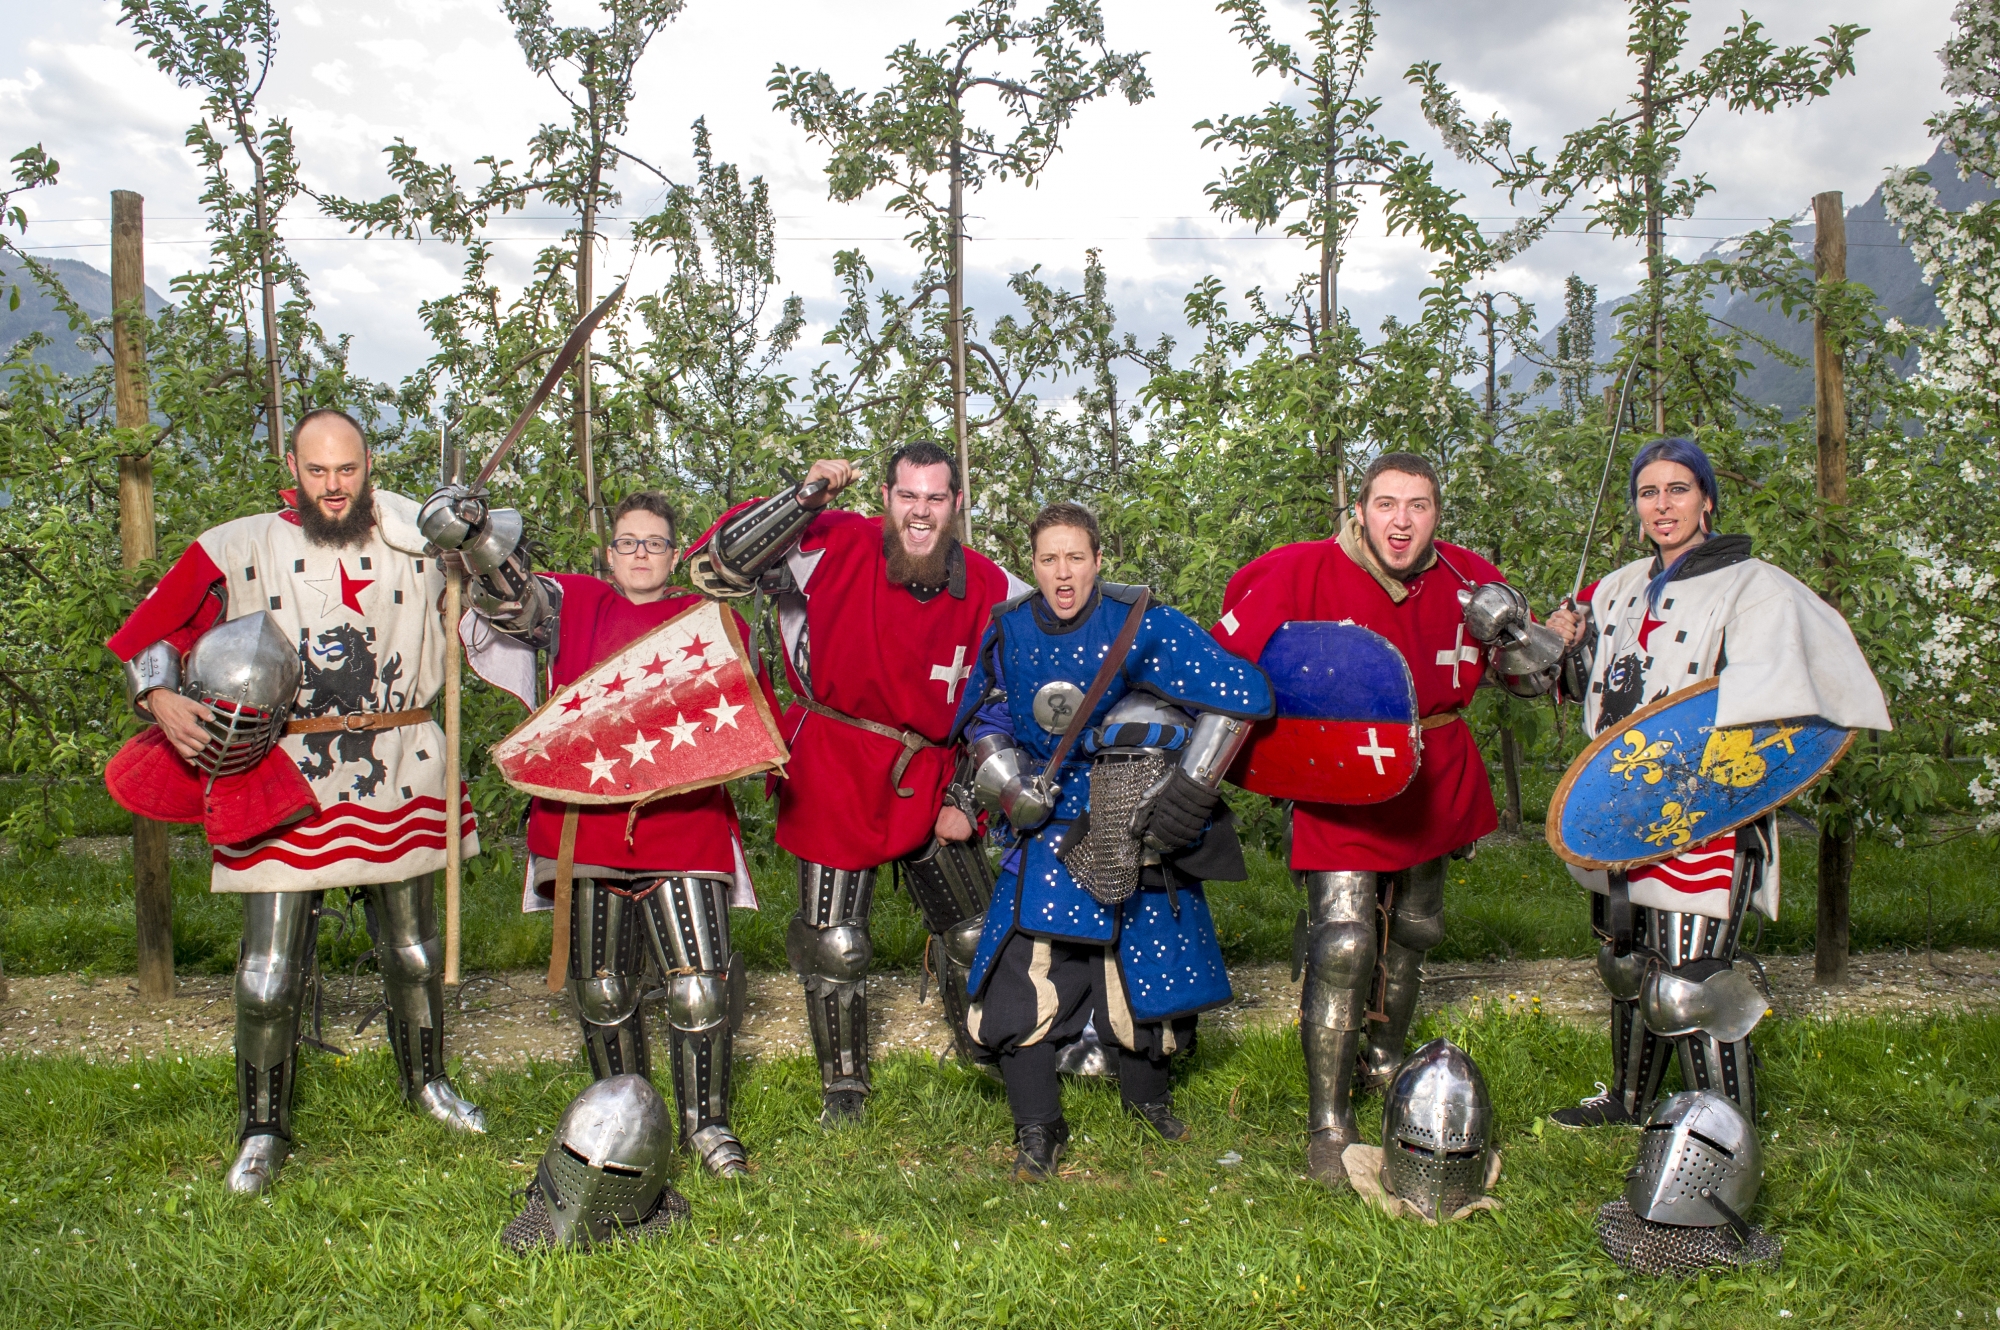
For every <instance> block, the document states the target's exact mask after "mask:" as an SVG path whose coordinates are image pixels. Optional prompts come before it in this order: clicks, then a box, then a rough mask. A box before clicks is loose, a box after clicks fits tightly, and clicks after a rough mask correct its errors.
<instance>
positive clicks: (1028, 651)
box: [958, 583, 1272, 1021]
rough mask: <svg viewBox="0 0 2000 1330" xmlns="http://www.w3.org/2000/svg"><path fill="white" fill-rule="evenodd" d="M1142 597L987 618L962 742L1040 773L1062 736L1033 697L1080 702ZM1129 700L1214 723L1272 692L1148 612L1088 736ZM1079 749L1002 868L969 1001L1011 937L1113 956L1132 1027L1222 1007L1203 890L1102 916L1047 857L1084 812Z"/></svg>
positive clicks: (1156, 609)
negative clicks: (1112, 951) (999, 737)
mask: <svg viewBox="0 0 2000 1330" xmlns="http://www.w3.org/2000/svg"><path fill="white" fill-rule="evenodd" d="M1137 590H1138V588H1136V587H1123V586H1117V585H1113V584H1110V583H1105V584H1101V586H1100V591H1101V594H1100V595H1098V596H1097V597H1096V598H1095V603H1094V604H1092V605H1090V606H1087V607H1086V608H1085V610H1084V612H1083V613H1082V614H1081V615H1079V616H1078V617H1077V618H1076V619H1073V620H1071V621H1070V622H1068V623H1065V624H1056V623H1054V621H1053V618H1052V617H1046V618H1045V617H1044V615H1045V613H1046V612H1044V614H1039V615H1038V614H1037V612H1036V603H1037V602H1038V601H1039V600H1040V599H1041V597H1040V595H1039V593H1034V594H1030V595H1028V596H1026V597H1023V598H1021V599H1019V600H1016V601H1013V602H1010V603H1009V604H1007V605H1003V606H1001V607H1000V608H999V609H998V610H996V611H995V613H994V616H993V623H992V625H991V626H990V627H989V628H988V629H987V631H986V637H985V640H984V642H982V644H981V646H980V651H979V656H978V660H977V663H976V665H975V667H974V672H973V675H972V677H971V679H970V680H968V682H967V687H966V691H965V701H964V703H963V705H962V706H961V708H960V712H959V722H958V724H959V730H960V732H962V733H963V735H964V737H965V739H966V740H967V741H968V742H971V741H974V740H977V739H978V738H979V737H981V736H982V735H983V734H986V733H990V732H993V731H995V730H1005V731H1006V732H1008V733H1010V734H1011V735H1012V736H1013V738H1014V741H1015V742H1016V743H1018V744H1019V745H1020V746H1021V748H1022V749H1023V750H1024V752H1025V754H1026V755H1027V756H1028V757H1030V758H1031V759H1033V761H1034V762H1035V763H1036V764H1041V763H1046V762H1047V761H1048V759H1049V758H1050V757H1051V756H1052V755H1053V754H1054V752H1055V748H1056V745H1057V744H1058V743H1059V742H1061V738H1062V735H1061V733H1060V731H1050V730H1046V729H1043V728H1042V726H1041V725H1040V724H1038V723H1037V722H1036V720H1035V717H1034V708H1033V705H1032V703H1033V699H1034V696H1035V694H1036V693H1037V692H1038V691H1039V690H1040V689H1041V688H1042V687H1043V686H1044V685H1046V684H1049V683H1052V682H1055V681H1058V680H1066V681H1068V682H1070V683H1072V684H1074V685H1075V686H1076V687H1077V688H1078V689H1079V690H1080V691H1088V690H1089V687H1090V683H1091V680H1092V679H1094V678H1095V677H1096V675H1097V670H1098V667H1099V665H1100V664H1101V663H1102V662H1103V660H1104V657H1105V655H1106V654H1107V653H1108V652H1109V651H1110V649H1111V644H1112V642H1113V641H1114V640H1115V639H1116V638H1117V636H1118V633H1119V630H1120V629H1122V628H1123V627H1124V626H1125V619H1126V616H1127V615H1129V614H1130V613H1131V611H1132V604H1131V602H1132V600H1133V599H1134V598H1135V597H1136V594H1137ZM1133 691H1141V692H1146V693H1150V694H1152V695H1154V696H1156V697H1159V698H1161V699H1162V700H1164V701H1166V702H1169V703H1172V704H1173V705H1175V706H1178V707H1181V708H1183V709H1185V710H1188V711H1191V712H1195V713H1197V714H1199V713H1201V712H1205V711H1219V712H1222V713H1223V714H1225V715H1230V716H1239V717H1244V718H1261V717H1263V716H1267V715H1269V714H1270V713H1271V709H1272V699H1271V686H1270V682H1269V680H1267V679H1266V678H1265V677H1264V674H1263V671H1261V670H1259V669H1258V668H1257V667H1256V666H1255V665H1253V664H1251V663H1250V662H1248V661H1246V660H1242V659H1240V658H1238V657H1236V656H1232V655H1230V654H1229V653H1228V652H1226V651H1224V650H1222V649H1221V648H1220V647H1218V646H1217V645H1216V644H1215V642H1214V640H1213V639H1211V638H1210V637H1209V635H1208V634H1207V633H1205V632H1203V631H1202V630H1201V628H1200V626H1199V625H1197V624H1196V623H1195V622H1194V620H1192V619H1190V618H1188V616H1187V615H1185V614H1183V613H1181V612H1180V611H1179V610H1177V609H1173V608H1171V607H1169V606H1165V605H1155V606H1152V607H1150V608H1148V609H1147V611H1146V617H1145V619H1144V620H1142V621H1141V623H1140V626H1139V631H1138V634H1137V636H1136V637H1135V638H1134V639H1133V643H1132V648H1131V650H1130V652H1129V653H1128V654H1127V655H1126V657H1125V662H1124V664H1123V666H1122V667H1121V668H1120V670H1119V672H1118V674H1117V676H1116V677H1114V678H1113V679H1112V680H1111V683H1110V686H1109V687H1108V688H1106V689H1105V692H1104V696H1103V697H1102V698H1100V699H1099V700H1098V703H1097V706H1096V707H1095V708H1094V709H1093V711H1092V712H1091V715H1090V718H1089V722H1088V726H1089V727H1095V726H1097V725H1100V724H1102V723H1103V720H1104V717H1105V716H1106V715H1107V714H1108V713H1109V712H1110V710H1111V708H1112V707H1113V706H1115V705H1117V703H1118V702H1119V700H1120V699H1122V698H1123V697H1124V696H1125V695H1126V694H1128V693H1131V692H1133ZM1084 749H1085V745H1084V744H1083V743H1081V742H1079V743H1077V744H1076V745H1075V746H1074V747H1072V748H1071V750H1070V752H1069V754H1068V755H1067V757H1066V758H1065V760H1064V762H1063V767H1062V770H1061V771H1060V772H1057V773H1054V775H1055V779H1056V781H1057V782H1058V784H1060V786H1061V787H1062V793H1061V797H1060V799H1059V800H1058V802H1057V806H1056V811H1055V813H1054V814H1053V815H1052V816H1051V817H1050V818H1049V820H1048V821H1047V822H1045V823H1043V824H1042V825H1041V826H1040V827H1038V828H1036V829H1035V830H1034V831H1032V832H1029V833H1027V834H1026V835H1024V836H1021V837H1020V838H1019V840H1018V842H1017V844H1016V847H1015V848H1014V849H1013V850H1011V851H1009V853H1008V854H1007V855H1006V857H1005V858H1004V859H1003V861H1002V870H1003V871H1002V873H1001V876H1000V881H999V884H998V885H997V887H996V888H995V891H994V895H993V904H992V906H991V907H990V908H989V909H988V911H987V914H986V929H985V932H984V933H982V934H981V936H980V939H979V950H978V952H977V954H976V955H975V956H974V957H973V962H972V970H971V974H970V975H969V983H968V987H969V988H970V991H971V994H972V996H973V997H974V998H977V997H978V995H979V993H980V991H981V990H982V989H983V988H984V986H985V982H986V977H987V974H988V973H989V971H990V970H991V969H992V965H993V960H994V957H996V956H997V955H998V954H999V952H1000V948H1001V946H1002V945H1003V944H1004V943H1005V942H1006V941H1007V939H1008V938H1009V937H1010V936H1012V935H1013V934H1014V933H1016V932H1020V933H1027V934H1029V935H1031V936H1035V937H1046V938H1053V939H1057V940H1061V941H1068V942H1081V943H1096V944H1100V945H1105V946H1112V947H1115V948H1116V954H1117V957H1118V961H1119V968H1120V971H1121V974H1122V977H1123V979H1124V986H1125V992H1126V994H1127V996H1128V998H1129V1000H1130V1002H1131V1006H1132V1015H1133V1017H1134V1018H1135V1019H1137V1020H1140V1021H1159V1020H1166V1019H1169V1018H1172V1017H1175V1016H1180V1015H1185V1014H1187V1013H1189V1012H1196V1011H1201V1010H1203V1009H1205V1008H1208V1007H1213V1006H1217V1005H1219V1004H1220V1003H1223V1002H1226V1001H1228V1000H1229V995H1230V989H1229V976H1228V974H1227V972H1226V971H1225V969H1224V967H1223V962H1222V946H1221V943H1220V942H1218V941H1217V939H1216V935H1215V922H1214V919H1213V918H1212V917H1211V916H1210V914H1209V909H1208V901H1207V900H1206V898H1205V897H1204V895H1203V893H1202V888H1201V887H1200V885H1199V884H1198V883H1192V882H1184V883H1183V884H1182V885H1180V886H1179V887H1178V888H1177V889H1176V890H1175V891H1173V892H1171V893H1170V892H1169V891H1168V889H1167V888H1166V887H1165V886H1164V885H1161V884H1157V883H1154V884H1142V885H1141V887H1140V889H1139V890H1138V891H1137V892H1135V893H1133V895H1132V896H1131V897H1129V898H1128V899H1126V900H1125V901H1124V902H1123V903H1122V904H1119V905H1115V906H1107V905H1103V904H1100V903H1099V902H1098V900H1097V899H1096V897H1094V896H1092V895H1091V894H1090V893H1089V892H1088V891H1086V890H1085V889H1084V888H1083V886H1082V885H1081V884H1080V883H1078V882H1077V880H1076V879H1075V878H1074V877H1072V876H1070V872H1069V869H1068V868H1067V867H1066V866H1065V865H1064V864H1063V863H1062V862H1061V861H1060V860H1058V859H1057V858H1056V852H1057V850H1058V849H1060V848H1061V845H1062V837H1063V835H1064V834H1065V833H1066V832H1067V831H1068V830H1069V828H1070V827H1071V826H1072V825H1073V824H1074V823H1075V822H1076V820H1077V819H1078V818H1079V817H1081V816H1082V815H1083V813H1084V812H1085V810H1087V809H1088V808H1089V806H1090V759H1089V757H1088V756H1087V755H1086V753H1085V751H1084ZM1036 769H1038V766H1037V768H1036ZM1166 871H1168V872H1172V871H1173V870H1172V869H1171V868H1169V869H1168V870H1166ZM1147 876H1148V877H1152V876H1154V875H1153V874H1150V873H1149V874H1148V875H1147Z"/></svg>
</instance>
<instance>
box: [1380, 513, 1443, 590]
mask: <svg viewBox="0 0 2000 1330" xmlns="http://www.w3.org/2000/svg"><path fill="white" fill-rule="evenodd" d="M1361 538H1362V539H1363V540H1365V541H1367V542H1368V552H1369V553H1370V554H1372V555H1374V556H1375V566H1376V567H1378V568H1380V569H1381V570H1382V571H1383V572H1385V573H1387V574H1388V575H1389V576H1391V577H1393V578H1395V579H1396V580H1397V581H1398V582H1407V581H1409V580H1410V579H1411V578H1413V577H1415V576H1416V575H1417V574H1418V573H1421V572H1422V571H1424V567H1425V565H1427V564H1428V563H1430V561H1431V548H1432V547H1433V546H1434V545H1436V544H1437V537H1435V536H1433V537H1431V538H1430V539H1429V540H1427V541H1425V542H1424V543H1423V545H1422V547H1421V548H1419V549H1418V550H1417V552H1416V557H1415V558H1413V559H1411V560H1410V566H1409V567H1408V568H1397V567H1393V566H1392V565H1391V564H1390V563H1389V556H1388V552H1387V551H1386V550H1384V549H1383V548H1382V547H1381V546H1380V545H1377V544H1376V543H1375V536H1374V534H1373V533H1372V532H1370V531H1369V530H1368V528H1367V527H1366V526H1363V527H1362V528H1361Z"/></svg>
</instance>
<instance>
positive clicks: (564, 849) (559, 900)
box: [549, 804, 579, 993]
mask: <svg viewBox="0 0 2000 1330" xmlns="http://www.w3.org/2000/svg"><path fill="white" fill-rule="evenodd" d="M578 812H579V810H578V808H577V806H576V805H575V804H564V805H563V820H562V839H561V840H560V841H558V842H557V845H556V900H555V907H556V917H555V919H554V920H553V921H552V922H553V923H554V925H555V928H554V932H553V935H552V936H551V937H550V939H549V992H551V993H560V992H562V986H563V980H565V979H567V978H568V977H569V892H570V879H571V878H572V877H573V876H574V875H575V873H576V820H577V813H578Z"/></svg>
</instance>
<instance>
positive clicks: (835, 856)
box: [777, 510, 1021, 869]
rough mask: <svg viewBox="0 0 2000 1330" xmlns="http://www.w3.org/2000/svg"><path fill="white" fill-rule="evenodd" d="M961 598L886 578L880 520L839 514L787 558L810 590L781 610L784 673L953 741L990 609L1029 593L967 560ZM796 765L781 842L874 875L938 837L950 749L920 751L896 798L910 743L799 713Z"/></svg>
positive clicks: (801, 686) (836, 698)
mask: <svg viewBox="0 0 2000 1330" xmlns="http://www.w3.org/2000/svg"><path fill="white" fill-rule="evenodd" d="M964 557H965V577H964V585H963V588H962V590H963V594H962V595H956V594H953V591H952V590H951V589H946V590H942V591H939V592H937V593H936V594H935V595H932V596H930V597H929V598H928V599H919V598H918V596H917V595H916V594H915V593H914V592H912V591H911V590H910V589H909V588H908V587H906V586H899V585H896V584H894V583H892V582H890V581H889V573H888V567H889V565H888V559H887V556H886V555H885V554H884V553H883V549H882V519H881V518H880V517H863V516H861V515H859V514H857V513H850V512H843V511H838V510H829V511H827V512H823V513H821V514H819V515H818V516H817V517H815V518H813V520H812V524H811V525H810V526H808V527H807V528H806V531H805V534H804V535H803V536H802V537H801V538H800V540H799V544H798V546H797V548H796V549H794V550H793V551H792V553H791V554H790V555H788V556H787V558H786V564H787V566H788V567H789V569H790V570H791V574H792V579H793V581H794V582H795V583H796V584H797V586H798V588H799V590H798V593H797V594H790V593H788V594H786V595H785V596H782V597H780V599H779V603H778V611H779V615H778V617H779V625H780V628H781V630H782V633H783V636H784V638H785V648H786V650H785V657H786V659H785V669H786V675H787V677H788V679H789V681H790V683H791V685H792V690H793V691H794V692H795V693H798V694H801V695H803V696H808V697H811V698H813V699H814V700H815V701H817V702H819V703H821V704H823V705H825V706H827V707H831V708H832V709H833V710H835V711H839V712H841V713H843V714H845V715H848V716H854V717H858V718H860V719H863V720H872V721H875V722H876V723H878V724H881V725H887V726H890V727H891V728H894V729H897V730H913V731H915V732H916V733H918V734H920V735H922V736H923V737H924V738H925V739H926V740H927V741H929V742H930V743H932V744H942V743H943V742H944V740H945V738H946V736H947V735H949V734H950V732H951V723H952V719H953V717H954V715H955V714H956V713H957V711H958V703H959V695H960V693H961V692H962V691H963V690H964V687H965V680H966V678H967V677H968V676H969V675H970V674H971V673H972V660H973V656H974V655H975V654H976V653H977V652H978V650H979V641H980V639H981V637H983V636H984V635H985V633H986V622H987V619H988V617H989V616H990V615H991V613H992V610H993V607H994V606H995V605H998V604H1000V603H1001V602H1002V601H1005V600H1006V599H1007V598H1008V597H1009V596H1010V595H1012V594H1013V590H1012V588H1014V587H1018V586H1020V585H1021V584H1020V583H1019V582H1018V581H1014V580H1012V579H1010V578H1009V577H1008V576H1007V574H1006V572H1004V571H1003V570H1002V569H1001V568H1000V566H999V565H998V564H996V563H994V562H993V561H992V560H991V559H988V558H987V557H985V556H984V555H982V554H975V553H974V552H972V551H971V550H966V551H964ZM779 728H780V729H781V730H782V731H783V733H784V736H785V742H786V743H787V744H788V745H789V746H790V747H791V751H792V756H791V760H790V761H789V762H788V763H787V764H786V767H785V779H784V780H783V781H781V782H780V783H779V786H778V829H777V840H778V844H779V845H781V846H782V847H784V848H785V849H787V850H789V851H791V852H792V853H793V854H795V855H797V856H798V857H799V858H801V859H805V860H808V861H809V862H812V863H817V864H826V865H829V866H830V867H833V868H845V869H862V868H873V867H875V866H877V865H878V864H884V863H887V862H888V861H889V860H891V859H896V858H900V857H901V856H903V855H906V854H909V853H910V852H912V851H914V850H917V849H920V848H922V847H923V845H924V844H925V843H926V842H927V841H928V840H929V838H930V835H931V829H932V827H933V826H934V825H935V823H936V822H937V814H938V808H939V806H940V805H941V804H942V803H943V801H944V790H945V786H946V785H948V784H950V783H951V774H952V768H953V766H954V764H955V761H956V757H955V755H954V753H953V751H952V750H951V749H950V748H946V747H931V748H924V749H921V750H919V751H918V752H917V753H916V755H915V756H914V757H912V758H911V760H910V764H909V766H908V767H907V768H905V769H904V771H903V775H902V781H901V786H902V788H904V789H907V790H910V791H911V792H912V793H911V796H910V797H909V798H903V797H901V796H899V795H898V794H897V793H896V787H895V783H893V782H892V781H891V780H890V773H891V772H892V771H893V770H894V768H895V765H896V762H897V760H898V759H899V758H900V757H902V755H903V751H904V750H903V747H902V745H901V744H899V743H897V742H896V741H895V740H893V739H889V738H886V737H884V736H882V735H879V734H873V733H870V732H869V731H867V730H863V729H860V728H857V727H856V726H853V725H848V724H845V723H843V722H841V721H838V720H832V719H829V718H828V717H825V716H821V715H816V714H814V713H812V712H809V711H807V710H806V709H805V708H803V707H800V706H792V707H789V708H787V709H786V711H785V714H784V716H783V718H782V719H781V720H780V722H779Z"/></svg>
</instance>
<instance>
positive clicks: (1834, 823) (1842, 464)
mask: <svg viewBox="0 0 2000 1330" xmlns="http://www.w3.org/2000/svg"><path fill="white" fill-rule="evenodd" d="M1813 224H1814V232H1813V272H1814V275H1815V276H1816V277H1817V278H1818V280H1819V282H1820V283H1821V284H1822V285H1825V284H1830V283H1834V282H1844V281H1846V280H1847V214H1846V211H1845V210H1844V209H1843V208H1842V207H1841V198H1840V192H1839V191H1838V190H1833V191H1829V192H1827V193H1825V194H1816V195H1814V196H1813ZM1842 350H1843V347H1842V345H1841V343H1840V341H1839V339H1838V338H1837V337H1836V336H1835V335H1834V334H1833V332H1832V331H1831V330H1830V329H1829V328H1828V326H1827V320H1826V315H1825V314H1824V313H1823V312H1822V313H1816V314H1814V316H1813V420H1814V432H1815V434H1816V435H1817V438H1818V443H1819V457H1818V463H1817V466H1816V468H1815V472H1814V477H1813V480H1814V489H1815V490H1816V491H1817V493H1818V495H1819V499H1820V502H1821V504H1822V505H1823V506H1830V507H1845V506H1846V504H1847V385H1846V383H1845V382H1844V380H1843V378H1842V373H1843V371H1842V368H1841V359H1840V358H1841V352H1842ZM1823 514H1824V517H1826V518H1832V517H1834V516H1835V514H1833V513H1830V512H1824V507H1823ZM1820 563H1821V566H1822V567H1824V568H1825V569H1826V584H1827V586H1826V591H1825V593H1824V595H1825V597H1826V599H1827V601H1828V603H1830V604H1831V605H1832V606H1833V607H1834V608H1835V609H1840V608H1841V600H1842V597H1841V594H1840V589H1839V582H1838V575H1837V571H1836V570H1837V569H1838V567H1839V555H1838V553H1837V552H1836V551H1835V550H1833V549H1832V548H1831V547H1830V546H1823V547H1822V551H1821V554H1820ZM1828 802H1834V800H1833V799H1832V798H1831V797H1829V798H1828ZM1840 811H1842V810H1840V809H1838V808H1835V809H1832V810H1829V811H1828V812H1823V813H1822V814H1821V821H1820V832H1819V914H1818V918H1817V921H1816V924H1815V928H1814V939H1813V979H1814V981H1815V982H1817V983H1821V984H1844V983H1846V982H1847V949H1848V904H1849V891H1848V888H1849V886H1850V884H1851V881H1852V878H1853V874H1854V827H1853V823H1852V820H1851V819H1849V818H1845V817H1839V816H1835V815H1834V814H1838V813H1839V812H1840ZM1836 828H1838V829H1836Z"/></svg>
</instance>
